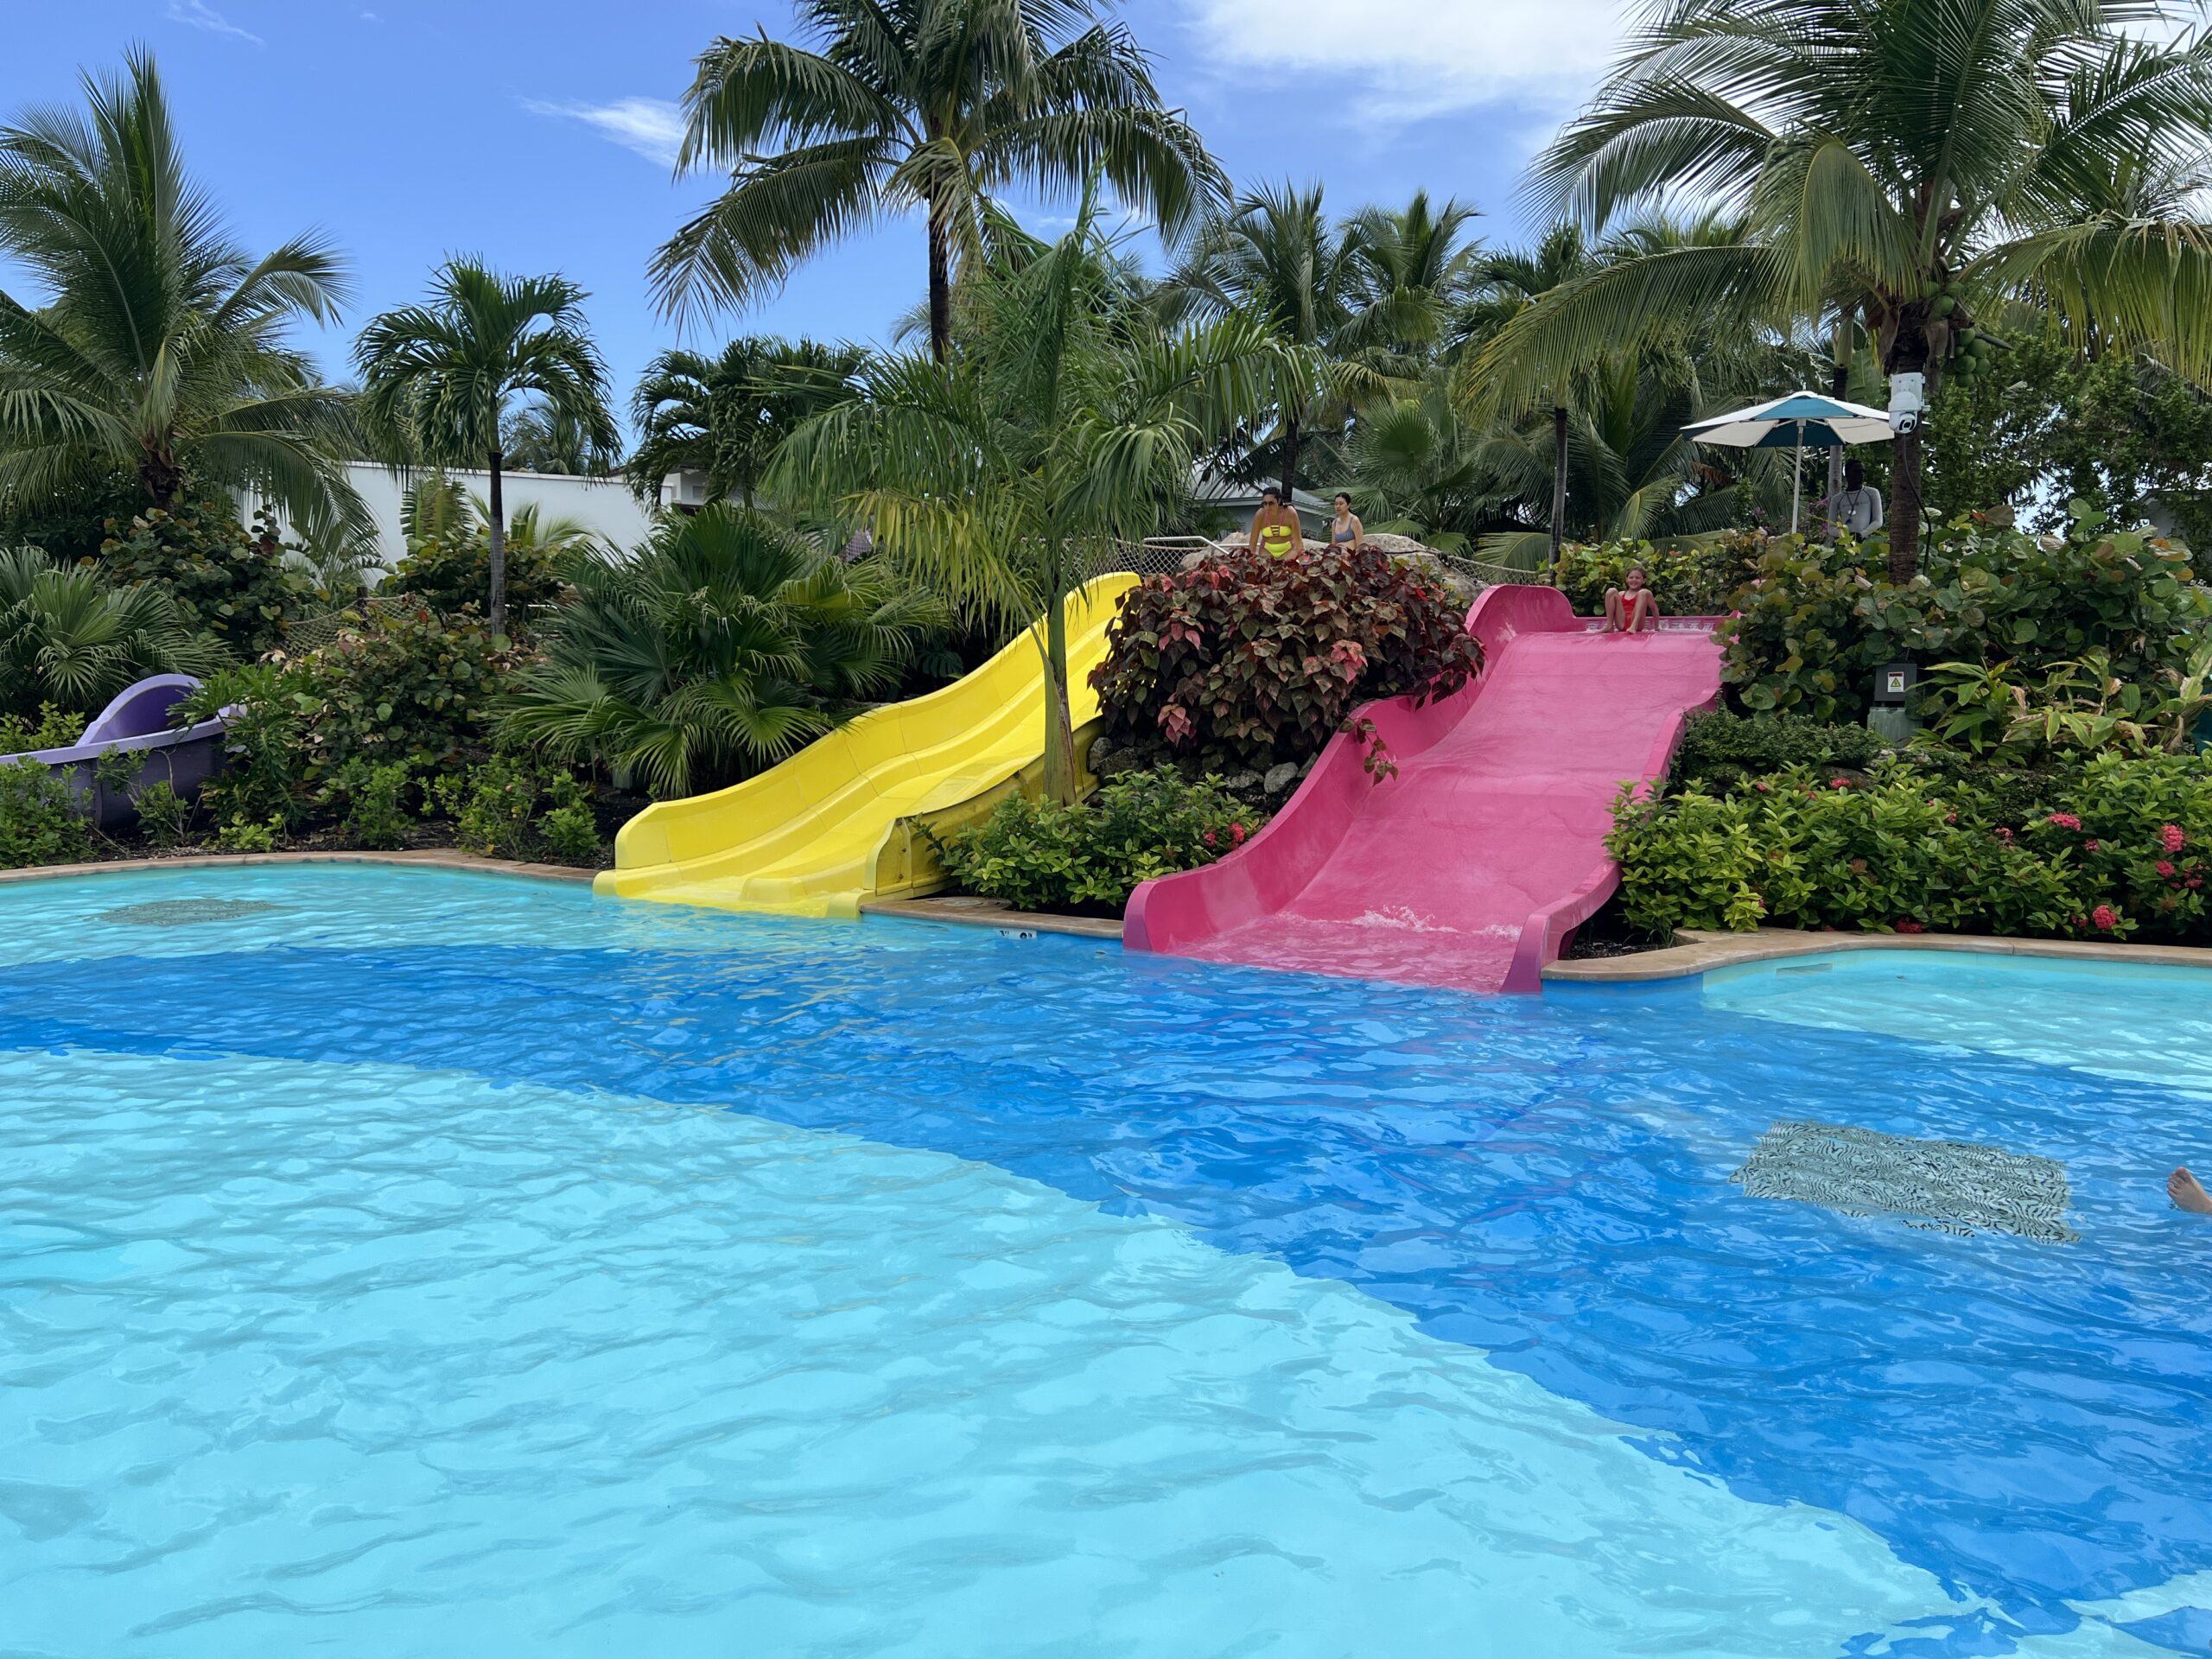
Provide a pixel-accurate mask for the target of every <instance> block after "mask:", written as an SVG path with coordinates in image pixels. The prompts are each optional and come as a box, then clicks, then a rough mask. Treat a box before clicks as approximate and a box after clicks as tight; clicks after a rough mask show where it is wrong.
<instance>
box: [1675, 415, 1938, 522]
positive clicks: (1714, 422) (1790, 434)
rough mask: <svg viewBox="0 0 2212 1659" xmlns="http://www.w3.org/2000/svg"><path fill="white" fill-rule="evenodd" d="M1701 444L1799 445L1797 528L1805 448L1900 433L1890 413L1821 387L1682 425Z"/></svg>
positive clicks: (1793, 488)
mask: <svg viewBox="0 0 2212 1659" xmlns="http://www.w3.org/2000/svg"><path fill="white" fill-rule="evenodd" d="M1682 430H1683V431H1685V432H1687V433H1688V434H1689V435H1690V436H1691V437H1693V438H1694V439H1695V440H1696V441H1697V442H1700V443H1720V444H1726V445H1727V446H1728V447H1729V448H1732V449H1793V448H1794V449H1795V450H1796V451H1797V465H1796V466H1795V467H1792V468H1791V469H1790V474H1789V528H1790V530H1791V531H1792V532H1793V533H1794V532H1795V531H1796V528H1797V499H1798V495H1799V483H1798V480H1799V475H1800V474H1802V472H1803V470H1804V461H1805V451H1806V450H1807V449H1808V448H1811V449H1836V448H1841V447H1842V446H1844V445H1845V444H1847V443H1887V442H1889V441H1890V440H1891V438H1893V437H1895V436H1896V435H1897V434H1896V433H1894V432H1893V431H1891V429H1890V417H1889V415H1888V413H1887V412H1886V411H1885V410H1878V409H1869V408H1867V407H1866V405H1865V404H1847V403H1845V402H1844V401H1843V399H1841V398H1840V397H1823V396H1821V393H1819V392H1817V391H1793V392H1791V393H1790V394H1789V396H1788V397H1777V398H1775V399H1773V400H1772V401H1771V402H1770V403H1764V404H1752V405H1751V408H1749V409H1739V410H1736V411H1735V412H1734V413H1733V414H1731V415H1716V416H1713V418H1712V419H1711V420H1709V421H1694V422H1693V423H1690V424H1689V425H1688V426H1686V427H1684V428H1683V429H1682Z"/></svg>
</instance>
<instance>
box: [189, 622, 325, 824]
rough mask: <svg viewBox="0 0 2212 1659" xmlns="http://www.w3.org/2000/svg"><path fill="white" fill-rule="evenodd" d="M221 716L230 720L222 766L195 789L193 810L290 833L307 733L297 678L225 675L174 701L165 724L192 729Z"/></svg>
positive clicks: (267, 671) (296, 815)
mask: <svg viewBox="0 0 2212 1659" xmlns="http://www.w3.org/2000/svg"><path fill="white" fill-rule="evenodd" d="M224 710H228V711H229V713H230V727H229V729H228V731H227V732H226V734H225V736H224V740H223V750H224V766H223V770H222V772H220V773H219V775H218V776H217V777H215V778H213V779H211V780H209V782H208V783H207V784H206V785H203V786H202V788H201V791H200V804H201V805H202V806H203V807H205V808H206V809H207V811H208V812H209V813H210V814H211V815H212V816H213V817H214V818H215V819H216V820H217V821H218V822H219V823H232V822H245V823H265V822H267V821H270V820H271V819H274V820H275V821H276V822H277V823H278V824H279V825H280V826H282V827H283V828H285V829H289V828H290V827H292V826H293V825H295V824H296V823H300V822H302V820H303V819H304V818H305V817H306V815H307V811H308V801H307V791H306V790H305V788H304V784H303V779H302V763H303V759H304V756H303V748H304V745H305V742H306V733H305V729H304V716H303V715H302V712H301V709H300V706H299V696H298V691H297V680H296V676H295V675H294V674H293V673H291V672H290V671H288V670H287V669H286V668H284V667H283V665H281V664H274V663H257V664H250V665H247V666H245V667H238V668H231V669H227V670H226V671H223V672H221V673H219V674H216V675H214V676H213V677H210V678H209V679H207V681H206V682H204V683H202V684H201V685H200V689H199V690H196V691H193V692H189V693H188V694H187V695H186V696H183V697H181V698H180V699H179V700H178V702H176V704H175V707H174V708H172V709H170V711H169V718H170V720H171V721H173V722H175V724H177V725H180V726H184V725H191V724H194V723H195V722H197V721H203V720H207V719H211V718H213V716H214V715H216V714H217V713H219V712H221V711H224Z"/></svg>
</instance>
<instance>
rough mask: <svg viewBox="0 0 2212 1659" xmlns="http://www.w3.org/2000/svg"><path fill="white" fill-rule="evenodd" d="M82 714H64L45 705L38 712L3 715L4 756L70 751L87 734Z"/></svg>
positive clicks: (0, 745) (0, 723) (1, 744)
mask: <svg viewBox="0 0 2212 1659" xmlns="http://www.w3.org/2000/svg"><path fill="white" fill-rule="evenodd" d="M85 726H86V720H85V717H84V716H83V715H73V714H67V713H64V712H63V711H62V710H61V709H57V708H55V707H54V705H53V704H52V703H50V702H47V703H41V704H40V705H39V710H38V713H37V714H36V715H9V714H0V754H22V753H27V752H29V751H30V750H32V749H66V748H67V747H70V746H71V745H72V744H73V743H74V742H76V741H77V740H78V739H79V738H80V737H82V736H83V735H84V734H85Z"/></svg>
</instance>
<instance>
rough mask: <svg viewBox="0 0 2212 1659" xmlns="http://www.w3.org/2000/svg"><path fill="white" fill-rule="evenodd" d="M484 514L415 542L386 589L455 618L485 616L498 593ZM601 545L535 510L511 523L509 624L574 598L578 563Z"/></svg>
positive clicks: (569, 523) (465, 515) (521, 512)
mask: <svg viewBox="0 0 2212 1659" xmlns="http://www.w3.org/2000/svg"><path fill="white" fill-rule="evenodd" d="M485 512H488V509H480V510H479V511H478V512H475V513H474V514H471V513H469V512H462V513H461V514H459V515H457V520H458V521H457V522H453V523H448V524H441V525H439V526H438V527H437V528H436V529H435V532H434V533H432V534H429V535H426V536H410V537H408V540H407V552H406V555H405V556H404V557H403V558H402V559H401V560H400V561H399V563H398V565H397V568H395V569H393V571H392V573H391V577H390V579H389V580H388V581H386V582H385V591H386V592H389V593H393V594H408V595H409V596H410V597H411V598H414V599H418V600H421V601H423V603H424V604H426V605H428V606H429V607H431V608H432V609H433V610H437V611H442V612H444V613H447V614H448V615H451V614H453V613H456V612H460V611H464V610H466V611H469V612H473V613H481V612H482V611H483V609H484V598H485V595H486V594H488V593H489V592H490V591H491V587H492V539H491V533H490V531H487V530H486V528H485V524H484V513H485ZM594 545H596V538H595V537H593V535H592V534H591V532H590V531H588V530H586V529H585V528H584V526H583V525H582V524H579V523H577V522H576V521H575V520H574V519H571V518H550V519H549V518H543V516H542V515H541V514H540V513H539V512H538V510H537V506H536V505H529V506H524V507H520V508H518V509H517V510H516V511H515V512H514V514H513V515H512V517H511V518H509V519H508V521H507V534H506V547H505V557H506V572H507V608H508V610H509V611H510V612H511V613H512V615H511V616H510V617H509V619H508V620H509V623H510V625H512V624H515V623H518V622H522V621H525V620H530V619H531V618H534V617H536V616H537V615H539V614H540V613H543V612H544V611H545V610H547V609H548V608H549V607H551V606H553V605H554V604H556V603H557V602H558V601H560V599H561V598H562V597H563V595H564V594H566V593H567V592H568V588H569V584H568V578H567V575H566V572H567V570H568V569H569V565H570V564H571V563H574V562H575V559H577V558H578V557H579V556H582V555H584V554H585V553H586V552H587V551H588V550H589V549H590V548H591V547H593V546H594Z"/></svg>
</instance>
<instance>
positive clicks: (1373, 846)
mask: <svg viewBox="0 0 2212 1659" xmlns="http://www.w3.org/2000/svg"><path fill="white" fill-rule="evenodd" d="M1467 626H1468V628H1469V629H1470V630H1471V631H1472V632H1473V633H1474V635H1475V637H1476V638H1477V639H1480V640H1481V641H1482V645H1483V653H1484V666H1483V671H1482V673H1481V674H1480V675H1479V676H1478V677H1476V678H1475V679H1474V680H1473V681H1472V682H1471V683H1469V684H1468V685H1466V686H1465V687H1464V688H1463V689H1462V690H1460V691H1459V693H1458V694H1457V695H1456V696H1450V697H1446V698H1443V699H1440V701H1438V702H1433V703H1430V704H1428V705H1427V707H1425V708H1418V709H1417V708H1414V707H1413V706H1412V705H1411V704H1410V703H1409V702H1407V701H1406V700H1404V699H1402V698H1399V699H1394V700H1392V701H1390V702H1377V703H1371V704H1370V705H1369V706H1368V707H1367V709H1364V710H1363V713H1365V714H1366V715H1368V716H1369V717H1370V719H1372V720H1373V721H1374V722H1375V724H1376V729H1377V730H1378V731H1379V732H1380V733H1381V734H1382V736H1383V741H1385V742H1386V743H1387V744H1389V751H1390V755H1391V758H1392V759H1393V760H1395V761H1396V763H1397V767H1398V772H1397V775H1396V776H1395V778H1385V779H1383V780H1382V781H1380V782H1377V781H1376V779H1373V778H1371V777H1370V775H1369V774H1368V772H1367V771H1366V769H1365V768H1364V766H1363V765H1362V764H1361V749H1360V746H1359V745H1358V744H1357V742H1356V741H1354V740H1353V739H1351V737H1348V736H1338V737H1337V738H1335V739H1333V740H1332V741H1331V742H1330V744H1329V747H1327V749H1325V751H1323V753H1322V755H1321V760H1320V762H1319V765H1317V766H1315V767H1314V768H1313V772H1312V773H1311V774H1309V775H1308V776H1307V778H1306V781H1305V783H1303V784H1302V785H1300V786H1299V790H1298V792H1297V793H1296V794H1295V795H1294V796H1293V797H1292V798H1291V799H1290V801H1289V804H1287V805H1286V806H1285V807H1284V808H1283V810H1282V811H1281V813H1279V814H1278V815H1277V816H1276V817H1275V819H1274V822H1273V823H1269V824H1268V827H1267V828H1266V829H1263V830H1262V831H1261V832H1260V833H1259V834H1258V835H1256V836H1254V837H1253V838H1252V839H1251V840H1250V841H1249V842H1246V843H1245V844H1244V846H1243V848H1242V849H1239V850H1238V851H1236V852H1235V853H1232V854H1231V855H1230V856H1229V857H1227V858H1224V859H1223V860H1222V861H1221V862H1219V863H1218V864H1212V865H1209V866H1207V867H1206V868H1204V869H1198V870H1189V871H1185V872H1184V873H1183V874H1179V875H1170V876H1163V877H1161V878H1160V880H1156V881H1147V882H1146V883H1144V885H1143V886H1141V887H1139V888H1138V889H1137V890H1136V891H1135V893H1132V894H1131V895H1130V896H1129V906H1128V918H1127V924H1126V926H1125V929H1124V932H1123V938H1124V941H1125V943H1126V944H1127V945H1128V948H1129V949H1131V950H1159V951H1165V952H1167V953H1169V954H1172V955H1174V956H1181V957H1205V958H1206V959H1208V960H1210V961H1214V962H1236V963H1247V964H1249V965H1251V966H1254V967H1260V968H1284V969H1294V970H1296V971H1299V972H1301V973H1313V974H1337V975H1344V976H1352V977H1357V978H1365V979H1388V980H1396V981H1400V982H1404V983H1408V984H1416V985H1446V986H1452V987H1455V988H1459V989H1462V990H1471V991H1499V990H1503V991H1519V992H1535V991H1536V990H1538V989H1540V988H1541V975H1542V972H1543V967H1544V964H1545V963H1548V962H1550V961H1552V960H1553V959H1554V958H1555V957H1557V956H1558V955H1559V953H1560V951H1561V950H1564V949H1565V948H1566V945H1567V938H1568V936H1569V935H1571V934H1572V933H1573V931H1574V929H1575V928H1576V927H1577V926H1578V925H1580V924H1581V923H1582V922H1584V921H1586V920H1587V919H1588V918H1589V917H1590V916H1591V915H1592V913H1593V912H1595V911H1596V910H1597V909H1598V907H1599V906H1600V905H1602V904H1604V903H1605V900H1606V899H1607V898H1608V897H1609V896H1611V893H1612V891H1613V888H1614V887H1615V886H1616V885H1617V884H1618V880H1619V879H1620V872H1619V868H1618V866H1617V865H1615V864H1614V863H1613V861H1611V859H1609V858H1608V857H1606V855H1605V835H1606V832H1607V831H1608V830H1609V829H1611V825H1612V802H1613V798H1614V796H1615V795H1616V794H1617V793H1618V791H1619V789H1620V786H1621V785H1622V784H1624V783H1629V782H1640V781H1645V780H1649V779H1656V778H1657V777H1658V776H1659V775H1660V774H1661V773H1662V772H1664V771H1665V769H1666V766H1667V762H1668V760H1669V757H1670V756H1671V755H1672V754H1673V753H1674V749H1675V744H1676V743H1677V742H1678V741H1680V740H1681V732H1682V725H1683V722H1684V721H1685V720H1687V719H1688V716H1689V715H1690V714H1691V713H1692V712H1693V711H1694V710H1696V709H1700V708H1706V707H1709V706H1711V705H1712V703H1713V702H1714V701H1715V699H1716V698H1717V697H1718V696H1719V690H1720V652H1719V646H1718V645H1717V644H1716V643H1715V642H1714V639H1713V622H1712V620H1711V619H1709V618H1690V619H1675V620H1668V621H1666V622H1664V623H1662V626H1661V628H1660V631H1659V632H1656V633H1646V634H1637V635H1627V634H1618V633H1605V632H1599V630H1600V629H1601V628H1602V626H1603V624H1601V623H1598V622H1593V621H1591V620H1587V619H1586V618H1582V617H1578V616H1576V615H1575V614H1574V613H1573V610H1572V608H1571V607H1569V606H1568V604H1567V599H1566V596H1565V595H1564V594H1560V592H1559V591H1558V590H1557V589H1556V588H1524V587H1500V588H1491V589H1490V590H1489V591H1488V592H1487V593H1485V594H1483V595H1482V597H1481V598H1480V599H1478V600H1477V601H1475V607H1474V609H1473V610H1471V611H1470V612H1469V613H1467Z"/></svg>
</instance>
